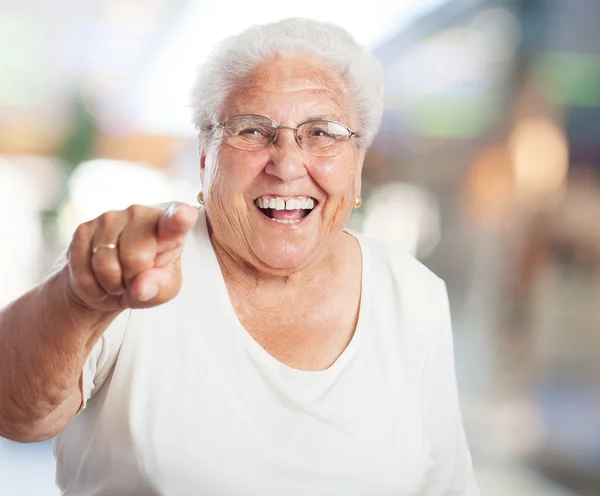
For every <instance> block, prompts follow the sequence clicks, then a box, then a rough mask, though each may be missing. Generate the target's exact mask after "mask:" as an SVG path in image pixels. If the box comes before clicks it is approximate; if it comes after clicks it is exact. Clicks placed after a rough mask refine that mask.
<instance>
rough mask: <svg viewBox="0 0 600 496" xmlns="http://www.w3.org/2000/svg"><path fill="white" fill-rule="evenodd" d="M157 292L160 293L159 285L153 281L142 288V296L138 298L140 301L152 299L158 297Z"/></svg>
mask: <svg viewBox="0 0 600 496" xmlns="http://www.w3.org/2000/svg"><path fill="white" fill-rule="evenodd" d="M157 294H158V286H157V285H156V284H154V283H152V282H151V283H148V284H146V286H144V289H142V294H141V295H140V297H139V298H138V299H139V300H140V301H150V300H152V299H154V298H156V295H157Z"/></svg>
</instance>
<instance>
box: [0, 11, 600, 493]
mask: <svg viewBox="0 0 600 496" xmlns="http://www.w3.org/2000/svg"><path fill="white" fill-rule="evenodd" d="M288 16H307V17H312V18H317V19H322V20H327V21H333V22H336V23H338V24H340V25H342V26H343V27H345V28H347V29H348V30H349V31H350V32H352V33H353V34H354V36H355V37H356V38H357V39H358V40H359V41H360V42H361V43H362V44H364V45H365V46H367V47H368V48H369V49H370V50H372V51H373V52H374V53H375V54H376V55H377V56H378V57H379V58H380V60H381V61H382V63H383V66H384V70H385V79H386V81H385V84H386V93H385V113H384V117H383V123H382V126H381V131H380V133H379V135H378V137H377V139H376V140H375V143H374V145H373V148H372V149H371V150H370V152H369V153H368V155H367V162H366V164H365V169H364V179H363V183H364V191H363V193H364V199H365V202H364V207H363V208H362V209H360V210H358V211H355V213H354V216H353V218H352V219H351V224H352V226H351V227H353V228H354V229H356V230H359V231H362V232H366V233H368V234H369V235H371V236H373V237H377V238H380V239H385V240H387V241H388V242H390V243H393V244H395V245H397V246H398V247H399V248H402V249H406V250H409V251H411V252H412V253H414V254H415V255H416V256H417V257H418V258H419V259H420V260H422V261H423V262H424V263H425V264H426V265H427V266H429V267H430V268H431V269H433V270H434V271H435V272H436V273H438V274H439V275H440V276H441V277H442V278H444V279H445V280H446V282H447V285H448V289H449V292H450V299H451V307H452V311H453V322H454V329H455V352H456V362H457V373H458V379H459V386H460V393H461V401H462V405H463V411H464V418H465V423H466V428H467V431H468V436H469V441H470V445H471V450H472V454H473V459H474V463H475V467H476V471H477V477H478V480H479V483H480V486H481V489H482V493H483V494H484V495H486V496H500V495H502V496H504V495H507V496H508V495H525V496H537V495H540V496H541V495H544V496H553V495H556V496H558V495H563V496H569V495H579V496H588V495H589V496H591V495H600V334H599V331H600V312H599V311H598V308H599V307H600V229H599V220H600V30H599V29H598V21H599V20H600V2H599V1H598V0H568V1H567V0H512V1H511V0H495V1H493V0H404V1H402V2H399V1H392V0H371V1H369V2H368V3H367V4H361V5H357V6H355V5H353V4H351V3H348V2H345V3H344V4H343V8H340V5H338V4H335V3H333V2H332V3H327V2H322V1H313V0H303V1H302V2H288V3H285V2H282V1H277V2H261V1H255V2H239V1H237V0H236V1H233V0H229V1H226V2H219V3H217V2H215V1H211V2H209V1H203V0H169V1H167V0H96V1H88V2H81V1H77V0H54V1H53V2H43V1H41V0H20V1H19V2H13V1H10V2H9V1H8V0H0V240H1V242H0V306H3V305H5V304H6V303H8V302H9V301H11V300H12V299H14V298H16V297H17V296H19V295H20V294H21V293H23V292H24V291H26V290H28V289H29V288H31V287H33V286H34V285H36V284H37V283H39V281H40V279H41V278H42V276H43V274H44V272H45V271H46V270H47V269H48V268H49V266H50V265H51V264H52V262H53V260H54V259H55V258H56V257H57V256H58V254H59V253H60V252H61V251H62V250H64V248H65V247H66V246H67V244H68V243H69V240H70V237H71V234H72V232H73V230H74V229H75V227H76V226H77V224H79V223H80V222H82V221H84V220H87V219H90V218H92V217H95V216H96V215H98V214H99V213H101V212H102V211H104V210H107V209H111V208H121V207H125V206H127V205H129V204H131V203H157V202H162V201H167V200H174V199H178V200H182V201H186V202H188V203H192V204H193V203H195V196H196V193H197V191H198V187H199V185H198V183H199V181H198V178H199V174H198V154H197V145H196V140H195V135H194V129H193V126H192V125H191V123H190V119H189V109H188V108H187V99H188V92H189V87H190V85H191V82H192V79H193V76H194V72H195V67H196V65H197V63H198V62H201V61H202V59H203V57H204V56H205V55H206V53H207V52H209V51H210V49H211V48H212V47H213V46H214V44H215V43H216V42H217V41H218V40H219V39H221V38H222V37H224V36H226V35H229V34H232V33H235V32H238V31H239V30H241V29H243V28H244V27H246V26H249V25H251V24H256V23H261V22H266V21H271V20H277V19H281V18H284V17H288ZM0 493H1V494H6V495H10V496H16V495H35V496H45V495H51V494H56V490H55V489H54V461H53V456H52V444H51V442H46V443H40V444H31V445H19V444H15V443H11V442H9V441H6V440H4V439H1V438H0Z"/></svg>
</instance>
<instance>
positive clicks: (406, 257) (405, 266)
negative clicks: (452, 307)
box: [357, 235, 446, 300]
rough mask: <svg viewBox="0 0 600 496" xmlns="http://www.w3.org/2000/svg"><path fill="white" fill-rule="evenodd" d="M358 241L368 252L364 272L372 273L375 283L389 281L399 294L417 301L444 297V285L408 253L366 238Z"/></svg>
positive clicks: (361, 236) (360, 238) (360, 237)
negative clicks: (417, 299) (414, 298)
mask: <svg viewBox="0 0 600 496" xmlns="http://www.w3.org/2000/svg"><path fill="white" fill-rule="evenodd" d="M357 238H358V239H359V241H360V243H361V246H362V247H363V249H364V250H365V251H366V252H368V253H367V254H366V255H367V256H366V257H365V258H368V266H367V267H365V269H366V270H369V271H371V272H373V273H374V274H375V276H376V279H377V280H378V281H382V280H388V281H389V282H391V283H392V284H393V285H394V287H396V288H397V289H398V290H399V292H401V293H403V294H410V295H413V297H416V298H425V299H427V300H432V299H433V298H432V297H434V296H436V295H440V296H443V297H445V292H446V289H445V284H444V281H442V279H440V278H439V277H438V276H437V275H436V274H435V273H434V272H432V271H431V270H430V269H429V268H428V267H426V266H425V265H424V264H423V263H422V262H420V261H418V260H417V259H416V258H415V257H414V256H412V255H411V254H410V253H407V252H406V251H403V250H401V249H399V248H397V247H395V246H392V245H390V244H387V243H384V242H381V241H377V240H375V239H373V238H370V237H368V236H364V235H359V236H357Z"/></svg>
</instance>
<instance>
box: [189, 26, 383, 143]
mask: <svg viewBox="0 0 600 496" xmlns="http://www.w3.org/2000/svg"><path fill="white" fill-rule="evenodd" d="M285 55H308V56H315V57H317V58H319V59H320V60H322V61H323V62H325V64H326V65H328V66H329V67H331V69H332V70H333V71H335V73H336V74H338V75H339V76H340V77H341V78H342V79H343V81H344V82H345V84H346V88H345V89H346V90H347V91H348V92H349V95H350V97H351V98H352V100H353V103H354V105H355V111H356V115H357V118H358V129H356V130H355V131H358V132H359V133H360V134H361V135H362V136H364V139H363V142H364V143H365V145H366V146H367V147H368V146H370V145H371V143H372V141H373V138H374V137H375V134H376V132H377V129H378V128H379V123H380V120H381V113H382V107H383V97H382V94H383V71H382V69H381V65H380V63H379V61H378V60H377V59H376V58H375V57H374V56H373V55H371V54H370V53H369V52H367V51H366V50H365V49H364V48H362V47H361V46H359V45H358V44H357V43H356V41H355V40H354V39H353V38H352V36H351V35H350V34H349V33H348V32H346V31H345V30H343V29H342V28H340V27H338V26H335V25H333V24H329V23H325V22H320V21H314V20H310V19H302V18H293V19H285V20H283V21H279V22H275V23H269V24H263V25H260V26H254V27H251V28H249V29H246V30H245V31H243V32H241V33H240V34H238V35H235V36H231V37H229V38H226V39H224V40H223V41H221V42H220V43H219V44H218V45H217V46H216V47H215V49H214V50H213V52H212V54H211V55H210V56H209V58H208V60H207V61H206V62H205V63H204V64H203V65H201V66H200V68H199V70H198V75H197V78H196V82H195V83H194V85H193V88H192V98H191V106H192V112H193V117H192V119H193V122H194V125H195V126H196V128H197V129H198V131H199V133H200V145H201V147H203V148H204V149H206V148H208V145H209V143H210V138H211V134H210V133H209V130H210V129H211V127H212V126H213V125H214V124H216V123H217V122H218V119H219V115H220V113H221V110H222V107H223V105H224V103H225V101H226V99H227V97H228V96H229V95H230V93H231V92H232V90H234V89H235V87H236V85H237V84H239V83H240V82H242V81H243V80H244V78H245V77H247V76H248V75H250V74H251V73H252V72H253V71H254V70H256V69H257V68H258V67H259V66H260V65H261V64H262V63H263V62H265V61H268V60H272V59H275V58H278V57H281V56H285Z"/></svg>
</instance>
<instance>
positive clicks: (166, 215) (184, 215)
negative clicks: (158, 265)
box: [157, 203, 198, 253]
mask: <svg viewBox="0 0 600 496" xmlns="http://www.w3.org/2000/svg"><path fill="white" fill-rule="evenodd" d="M197 220H198V211H197V210H196V209H195V208H194V207H192V206H190V205H187V204H185V203H173V204H171V205H170V206H169V207H168V208H167V209H166V210H165V211H164V212H163V213H162V215H161V216H160V218H159V219H158V228H157V242H158V246H157V251H158V252H159V253H160V252H162V251H164V250H168V249H172V248H174V247H175V246H176V245H179V244H181V243H183V241H184V239H185V237H186V236H187V233H188V232H190V230H191V229H192V228H193V227H194V226H195V225H196V221H197Z"/></svg>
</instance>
